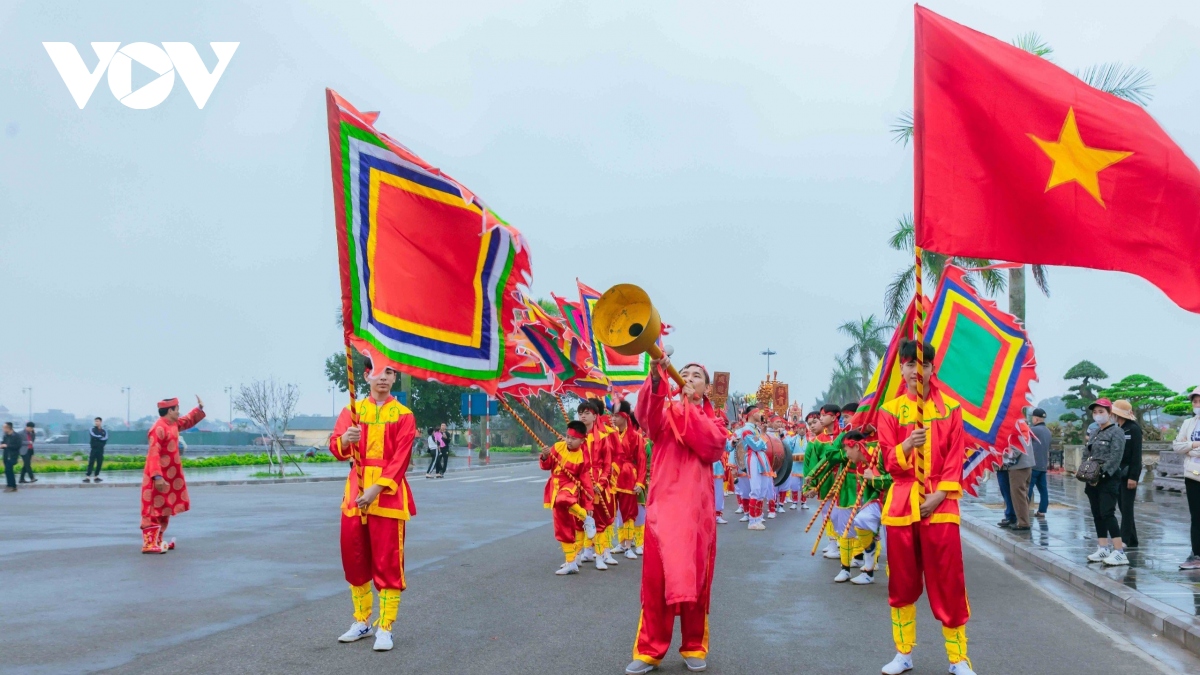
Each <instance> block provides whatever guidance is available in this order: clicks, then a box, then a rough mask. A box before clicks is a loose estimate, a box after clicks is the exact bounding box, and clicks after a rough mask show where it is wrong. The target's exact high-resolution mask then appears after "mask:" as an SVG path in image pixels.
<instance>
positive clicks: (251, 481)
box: [20, 459, 534, 490]
mask: <svg viewBox="0 0 1200 675" xmlns="http://www.w3.org/2000/svg"><path fill="white" fill-rule="evenodd" d="M533 462H534V460H532V459H531V460H528V461H518V462H504V463H501V464H485V465H482V466H472V467H463V468H460V469H447V470H446V473H448V474H449V473H463V472H466V471H487V470H489V469H499V468H503V467H507V466H523V465H525V464H532V463H533ZM424 473H425V472H424V471H421V470H420V469H409V470H408V473H406V474H405V476H408V477H411V476H414V475H422V474H424ZM345 481H346V477H345V476H295V477H292V478H237V479H232V480H197V481H188V487H189V488H192V487H202V486H212V485H280V484H283V483H330V482H339V483H343V482H345ZM141 486H142V484H141V483H84V482H79V483H53V484H47V485H38V484H36V483H35V484H32V485H30V484H24V485H21V486H20V489H21V490H58V489H68V488H85V489H92V488H98V489H103V488H140V487H141Z"/></svg>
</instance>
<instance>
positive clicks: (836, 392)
mask: <svg viewBox="0 0 1200 675" xmlns="http://www.w3.org/2000/svg"><path fill="white" fill-rule="evenodd" d="M834 358H835V363H834V367H833V373H832V374H831V375H830V376H829V389H828V390H826V392H825V394H824V395H822V398H824V399H825V401H826V402H827V403H837V404H838V405H842V404H844V403H848V402H850V401H858V400H861V399H862V394H863V387H862V386H861V385H860V384H859V382H860V380H861V378H860V376H859V366H857V365H856V364H855V363H854V361H853V360H852V359H850V358H848V357H845V356H838V357H834ZM867 377H870V375H869V374H868V375H867Z"/></svg>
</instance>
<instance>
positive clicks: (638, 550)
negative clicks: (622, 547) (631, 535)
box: [633, 546, 643, 555]
mask: <svg viewBox="0 0 1200 675" xmlns="http://www.w3.org/2000/svg"><path fill="white" fill-rule="evenodd" d="M642 550H643V549H642V547H641V546H638V547H637V548H635V549H633V552H634V553H636V554H638V555H641V554H642Z"/></svg>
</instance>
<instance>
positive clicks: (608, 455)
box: [576, 399, 617, 570]
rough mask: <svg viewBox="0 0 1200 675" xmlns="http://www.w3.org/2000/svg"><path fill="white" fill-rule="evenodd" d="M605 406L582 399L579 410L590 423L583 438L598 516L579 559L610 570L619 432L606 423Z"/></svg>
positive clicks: (592, 400) (581, 419)
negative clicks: (603, 415)
mask: <svg viewBox="0 0 1200 675" xmlns="http://www.w3.org/2000/svg"><path fill="white" fill-rule="evenodd" d="M603 411H604V406H603V405H602V404H601V403H600V402H599V401H597V400H596V399H587V400H583V401H580V402H579V407H578V408H577V409H576V412H577V413H578V415H579V421H580V422H583V424H584V426H585V427H587V438H586V439H585V440H584V442H583V456H584V461H585V462H587V466H588V473H589V474H590V478H591V481H592V490H593V492H594V493H595V499H594V505H595V509H594V510H593V511H592V516H593V517H594V518H595V520H596V536H595V537H589V538H588V539H587V540H585V541H584V543H583V552H582V553H581V554H580V555H579V562H592V561H595V563H596V569H598V570H606V569H608V566H609V565H616V564H617V560H616V559H615V558H613V557H612V553H610V552H609V547H610V546H611V545H612V539H611V535H612V524H613V521H614V520H615V519H616V516H617V499H616V491H615V490H613V487H614V484H615V482H616V472H615V471H614V469H613V449H614V448H613V445H614V444H613V441H614V439H615V438H616V434H615V432H614V430H613V429H611V428H609V427H608V426H607V425H605V424H604V422H603V420H602V419H601V417H600V416H601V414H602V413H603Z"/></svg>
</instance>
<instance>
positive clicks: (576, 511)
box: [568, 504, 587, 522]
mask: <svg viewBox="0 0 1200 675" xmlns="http://www.w3.org/2000/svg"><path fill="white" fill-rule="evenodd" d="M568 512H569V513H570V514H571V515H573V516H575V517H576V518H578V519H579V520H580V521H581V522H582V521H583V520H585V519H587V511H585V510H584V509H583V507H582V506H580V505H578V504H574V505H572V506H571V508H570V509H568Z"/></svg>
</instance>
